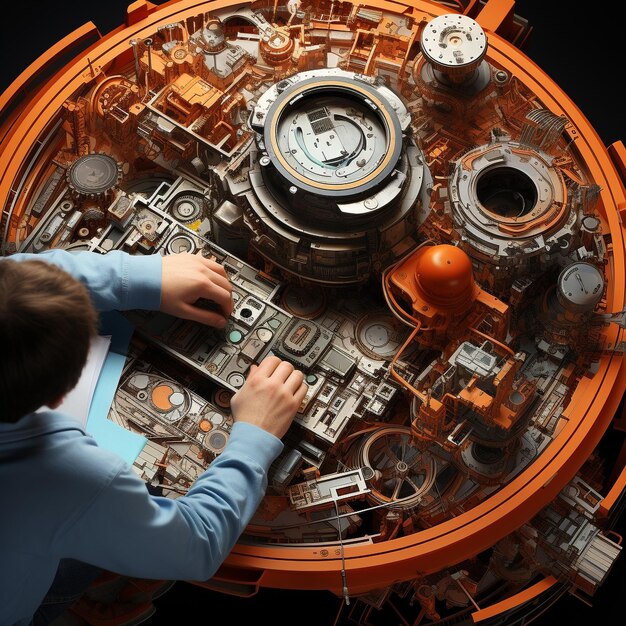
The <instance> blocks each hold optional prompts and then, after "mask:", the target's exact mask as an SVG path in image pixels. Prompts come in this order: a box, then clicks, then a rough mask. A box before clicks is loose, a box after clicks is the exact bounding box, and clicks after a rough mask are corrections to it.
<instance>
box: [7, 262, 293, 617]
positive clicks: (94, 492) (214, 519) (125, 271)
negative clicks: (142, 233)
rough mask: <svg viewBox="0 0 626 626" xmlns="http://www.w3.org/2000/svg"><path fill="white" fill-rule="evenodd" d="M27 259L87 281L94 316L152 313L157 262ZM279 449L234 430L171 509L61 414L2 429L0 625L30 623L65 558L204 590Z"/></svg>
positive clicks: (249, 431)
mask: <svg viewBox="0 0 626 626" xmlns="http://www.w3.org/2000/svg"><path fill="white" fill-rule="evenodd" d="M31 258H36V259H38V260H46V261H49V262H51V263H55V264H57V265H59V266H60V267H62V268H63V269H65V270H66V271H67V272H69V273H70V274H72V275H73V276H75V277H76V278H78V279H79V280H81V281H82V282H84V283H85V284H86V285H87V287H88V288H89V290H90V292H91V295H92V299H93V302H94V304H95V306H96V308H97V309H98V310H100V311H105V310H111V309H118V310H125V309H133V308H142V309H158V307H159V304H160V299H161V262H162V259H161V257H160V256H158V255H154V256H149V257H137V256H130V255H127V254H125V253H123V252H110V253H108V254H106V255H104V256H103V255H99V254H95V253H89V252H83V253H76V254H70V253H67V252H63V251H58V250H57V251H52V252H47V253H42V254H37V255H27V254H19V255H14V256H13V257H11V259H14V260H19V261H22V260H26V259H31ZM2 262H4V260H0V263H2ZM52 332H53V330H52ZM59 365H60V366H62V364H59ZM281 450H282V443H281V441H280V440H279V439H278V438H276V437H274V436H273V435H271V434H270V433H268V432H266V431H264V430H262V429H261V428H258V427H256V426H254V425H252V424H248V423H243V422H236V423H235V424H234V426H233V428H232V433H231V436H230V438H229V441H228V444H227V445H226V448H225V449H224V451H223V452H222V454H221V455H220V456H219V457H218V458H217V459H216V460H215V461H213V463H211V465H210V467H209V469H207V470H206V471H205V472H204V473H203V474H202V475H201V476H200V477H199V478H198V480H197V481H196V482H195V483H194V485H193V486H192V488H191V489H190V490H189V492H188V493H187V495H186V496H184V497H182V498H179V499H178V500H170V499H168V498H163V497H157V496H151V495H149V493H148V492H147V490H146V486H145V484H144V483H143V481H142V480H141V479H140V478H139V477H138V476H137V475H136V474H135V473H134V472H133V471H132V469H131V468H130V467H129V466H128V465H127V464H126V463H124V461H122V459H120V458H119V457H118V456H117V455H115V454H113V453H111V452H108V451H107V450H103V449H102V448H100V447H98V444H97V443H96V442H95V441H94V440H93V438H91V437H90V436H89V435H87V434H86V433H85V432H84V430H82V428H81V426H80V425H79V424H78V422H76V421H74V420H73V419H72V418H69V417H67V416H64V415H63V414H61V413H59V412H56V411H39V412H37V413H32V414H30V415H26V416H24V417H22V418H21V419H19V420H18V421H17V422H16V423H3V422H0V493H1V494H2V496H1V498H2V507H1V509H0V624H2V625H3V626H4V625H11V626H13V625H14V624H19V625H22V624H24V625H26V624H28V623H29V622H30V620H31V617H32V615H33V613H34V612H35V610H36V609H37V607H38V606H39V604H40V603H41V600H42V599H43V597H44V596H45V594H46V592H47V591H48V589H49V587H50V584H51V583H52V580H53V579H54V576H55V573H56V570H57V567H58V564H59V560H60V559H62V558H73V559H78V560H80V561H84V562H86V563H91V564H93V565H97V566H99V567H102V568H104V569H107V570H110V571H113V572H118V573H120V574H125V575H128V576H134V577H140V578H163V579H188V580H207V579H208V578H210V577H211V576H212V575H213V574H214V572H215V571H216V569H217V568H218V567H219V565H220V564H221V563H222V561H223V560H224V559H225V558H226V556H227V555H228V553H229V552H230V550H231V549H232V547H233V545H234V544H235V542H236V541H237V539H238V537H239V535H240V534H241V532H242V531H243V529H244V528H245V526H246V525H247V523H248V521H249V520H250V518H251V517H252V515H253V513H254V511H255V510H256V508H257V506H258V504H259V502H260V500H261V498H262V497H263V494H264V492H265V488H266V486H267V470H268V468H269V466H270V464H271V463H272V461H273V460H274V459H275V458H276V457H277V456H278V454H279V453H280V452H281Z"/></svg>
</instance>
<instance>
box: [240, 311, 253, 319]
mask: <svg viewBox="0 0 626 626" xmlns="http://www.w3.org/2000/svg"><path fill="white" fill-rule="evenodd" d="M240 315H241V317H245V318H246V319H247V318H248V317H252V311H251V310H250V309H241V314H240Z"/></svg>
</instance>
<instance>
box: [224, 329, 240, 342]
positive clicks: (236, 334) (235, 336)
mask: <svg viewBox="0 0 626 626" xmlns="http://www.w3.org/2000/svg"><path fill="white" fill-rule="evenodd" d="M242 339H243V335H242V334H241V332H240V331H238V330H231V331H230V332H229V333H228V341H230V343H241V340H242Z"/></svg>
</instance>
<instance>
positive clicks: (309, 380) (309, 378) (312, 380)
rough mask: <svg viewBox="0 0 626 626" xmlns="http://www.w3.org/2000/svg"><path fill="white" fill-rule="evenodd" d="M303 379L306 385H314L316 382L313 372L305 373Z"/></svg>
mask: <svg viewBox="0 0 626 626" xmlns="http://www.w3.org/2000/svg"><path fill="white" fill-rule="evenodd" d="M304 380H305V382H306V384H307V385H314V384H315V383H316V382H317V376H316V375H315V374H307V376H306V377H305V379H304Z"/></svg>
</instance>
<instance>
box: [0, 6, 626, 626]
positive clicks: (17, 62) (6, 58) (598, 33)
mask: <svg viewBox="0 0 626 626" xmlns="http://www.w3.org/2000/svg"><path fill="white" fill-rule="evenodd" d="M128 4H129V2H128V1H127V0H101V1H100V2H89V3H78V2H76V1H75V0H74V1H71V0H58V1H47V0H46V1H41V0H34V1H30V2H24V3H23V4H22V5H21V6H19V5H16V4H14V5H12V7H11V9H12V15H13V16H12V18H11V19H9V17H8V16H5V17H3V18H2V19H1V20H0V43H1V45H2V48H3V55H2V61H1V62H0V89H2V90H4V89H5V88H6V87H7V86H8V85H9V84H10V83H11V81H12V80H13V79H14V78H16V77H17V76H18V75H19V73H20V72H21V71H22V70H24V69H25V68H26V67H27V66H28V65H29V64H30V63H31V62H32V61H34V60H35V59H36V58H37V57H38V56H39V55H40V54H42V53H43V52H44V51H45V50H47V49H48V48H49V47H50V46H52V45H53V44H54V43H56V42H57V41H58V40H59V39H60V38H62V37H63V36H65V35H66V34H68V33H69V32H71V31H72V30H73V29H75V28H77V27H78V26H80V25H81V24H83V23H85V22H86V21H89V20H91V21H93V22H94V23H95V24H96V25H97V26H98V28H99V30H100V32H101V33H102V34H106V33H107V32H109V31H110V30H112V29H113V28H115V27H117V26H119V25H120V24H121V23H122V22H123V20H124V15H125V12H126V7H127V5H128ZM155 4H161V3H160V2H155ZM516 13H518V14H519V15H521V16H523V17H525V18H527V19H528V20H529V22H530V23H531V24H532V25H533V27H534V32H533V36H532V40H531V44H530V46H529V48H528V49H527V50H526V53H527V54H528V56H530V57H531V59H533V60H534V61H535V63H536V64H537V65H538V66H539V67H540V68H541V69H542V70H543V71H544V72H545V73H546V74H548V76H550V77H551V78H553V79H554V80H555V81H556V83H557V84H558V85H559V86H560V87H561V88H562V89H563V90H564V91H565V92H566V93H567V94H568V95H569V96H570V98H571V99H572V100H573V101H574V102H575V103H576V104H577V105H578V107H579V108H580V109H581V110H582V112H583V113H584V114H585V116H586V117H587V118H588V119H589V121H590V122H591V124H592V125H593V126H594V128H595V129H596V131H597V132H598V134H599V135H600V137H601V138H602V140H603V141H604V143H605V144H606V145H609V144H611V143H613V142H614V141H617V140H625V139H626V132H625V131H626V124H625V121H624V105H623V99H622V98H621V97H620V95H619V93H620V92H621V91H622V90H623V88H624V76H625V74H624V63H625V61H626V56H625V55H624V50H626V43H625V41H626V40H625V39H624V35H623V32H622V30H623V26H622V24H623V22H624V17H626V11H625V10H624V8H623V5H622V3H620V2H602V3H600V2H595V3H592V2H589V0H588V2H587V3H585V4H583V3H578V4H577V5H576V6H573V3H571V2H563V1H558V0H543V1H539V0H519V1H518V2H517V3H516ZM0 166H1V164H0ZM625 525H626V524H625V523H624V520H622V523H621V524H620V526H621V530H622V531H624V526H625ZM155 550H156V551H158V546H155ZM625 562H626V557H624V556H622V557H621V558H620V559H619V560H618V562H617V564H616V566H615V568H614V571H613V572H612V573H611V576H610V577H609V580H608V581H607V583H606V584H605V585H604V586H603V587H602V588H601V589H600V590H599V592H598V593H597V594H596V597H595V599H594V608H589V607H587V606H585V605H583V604H582V603H581V602H579V601H578V600H576V599H574V598H572V597H570V596H566V597H565V598H563V599H562V600H561V601H560V602H559V603H557V605H555V606H554V607H552V608H551V609H549V610H548V611H547V612H546V613H545V614H544V615H542V616H541V617H540V618H539V619H538V620H537V621H536V622H534V624H536V625H538V626H547V625H551V624H554V623H564V622H565V623H568V624H569V625H570V626H578V625H581V626H582V625H583V624H585V625H586V624H589V623H593V622H594V621H597V620H601V621H602V622H603V623H604V624H607V625H612V624H622V623H624V608H623V603H624V602H625V601H626V597H624V594H625V593H626V563H625ZM348 582H349V580H348ZM338 606H339V604H338V600H337V599H336V598H335V597H334V596H332V595H331V594H329V593H326V592H303V591H301V592H292V591H281V590H262V591H261V592H260V593H259V594H258V595H257V596H255V597H254V598H251V599H241V598H236V597H231V596H224V595H221V594H216V593H213V592H210V591H208V590H206V589H202V588H199V587H196V586H193V585H190V584H187V583H183V582H179V583H177V584H176V585H175V586H174V588H173V589H172V590H171V591H169V592H168V593H167V594H165V595H164V596H163V597H162V598H161V599H159V600H158V601H157V607H158V610H157V613H156V614H155V616H154V617H152V618H151V619H150V620H149V621H148V622H146V624H148V625H152V626H157V625H159V626H161V625H166V624H186V623H190V622H192V621H196V619H197V618H196V616H198V615H200V616H201V617H200V623H202V622H204V621H206V622H207V623H220V622H221V621H222V620H220V619H219V618H218V617H217V614H218V613H219V614H221V615H224V616H226V617H225V618H224V621H225V622H226V621H227V622H230V623H237V624H240V623H247V622H251V621H260V622H265V623H271V624H274V625H276V626H283V625H285V626H286V625H287V624H299V625H301V626H308V625H309V624H311V625H312V624H315V625H318V626H326V625H327V624H328V625H330V624H333V622H334V618H335V614H336V611H337V608H338ZM387 623H388V624H389V626H395V624H399V623H400V620H398V619H389V621H388V622H387Z"/></svg>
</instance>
